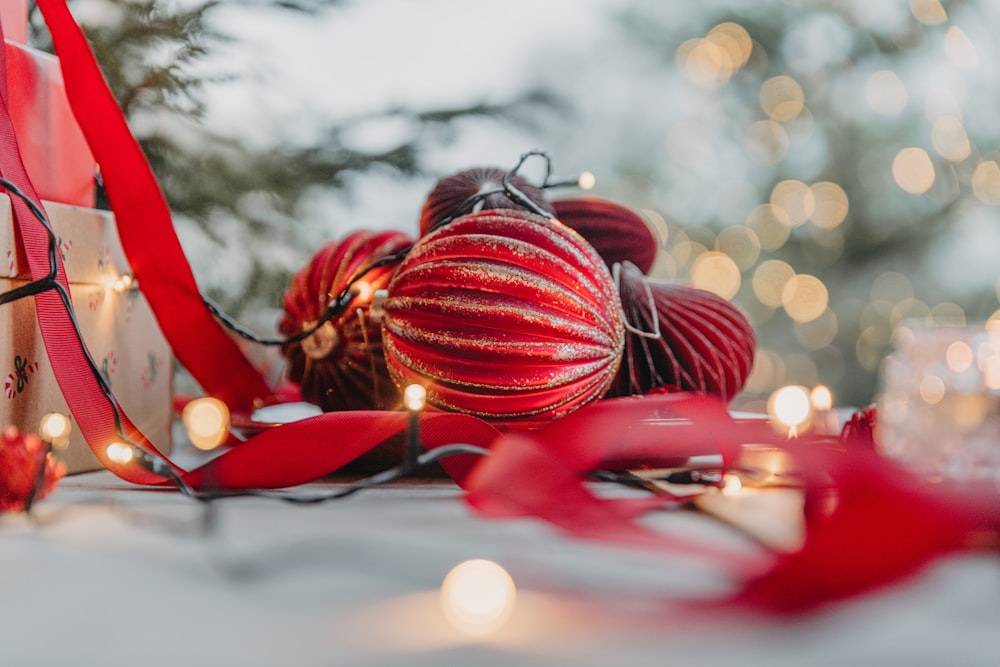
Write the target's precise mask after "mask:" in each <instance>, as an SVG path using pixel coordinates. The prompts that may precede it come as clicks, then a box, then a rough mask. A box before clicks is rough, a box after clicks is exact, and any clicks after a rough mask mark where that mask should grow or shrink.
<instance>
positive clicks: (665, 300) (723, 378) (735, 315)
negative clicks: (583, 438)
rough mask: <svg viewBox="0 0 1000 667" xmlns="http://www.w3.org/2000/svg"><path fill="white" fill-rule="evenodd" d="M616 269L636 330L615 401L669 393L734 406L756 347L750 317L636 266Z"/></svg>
mask: <svg viewBox="0 0 1000 667" xmlns="http://www.w3.org/2000/svg"><path fill="white" fill-rule="evenodd" d="M617 271H618V272H620V275H618V276H617V280H618V283H619V292H620V295H621V303H622V308H623V311H624V313H625V318H626V321H627V322H628V326H629V332H628V333H627V334H626V338H625V353H624V355H623V358H622V364H621V368H620V369H619V371H618V375H617V376H616V377H615V381H614V384H613V385H612V387H611V390H610V391H609V392H608V395H609V396H628V395H631V394H645V393H648V392H649V391H651V390H654V389H657V388H659V387H668V388H678V389H681V390H684V391H698V392H705V393H709V394H715V395H717V396H720V397H721V398H722V399H723V400H725V401H729V400H730V399H732V398H733V396H735V395H736V394H737V393H738V392H739V391H740V390H741V389H743V386H744V385H745V384H746V381H747V378H748V377H749V375H750V371H751V370H752V368H753V361H754V352H755V348H756V339H755V336H754V332H753V328H752V327H751V326H750V322H749V321H748V320H747V318H746V317H745V316H744V315H743V313H741V312H740V311H739V310H738V309H737V308H736V307H735V306H734V305H732V304H731V303H729V302H728V301H726V300H725V299H723V298H722V297H720V296H718V295H716V294H714V293H712V292H708V291H706V290H701V289H697V288H694V287H689V286H685V285H677V284H672V283H662V282H656V281H652V280H649V279H648V278H646V276H645V275H643V273H642V271H640V270H639V268H638V267H636V266H635V265H633V264H631V263H629V262H624V263H622V264H621V265H620V266H619V269H618V270H617ZM655 334H658V335H655Z"/></svg>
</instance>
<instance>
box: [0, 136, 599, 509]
mask: <svg viewBox="0 0 1000 667" xmlns="http://www.w3.org/2000/svg"><path fill="white" fill-rule="evenodd" d="M533 157H540V158H542V159H543V161H544V164H545V177H544V181H543V185H542V187H543V188H553V187H559V186H565V185H573V184H576V185H580V186H587V185H588V183H590V184H591V185H592V176H591V175H590V174H588V173H584V174H583V175H581V176H580V177H578V178H577V179H574V180H571V181H570V180H566V181H555V180H553V178H552V166H551V160H550V159H549V156H548V155H547V154H546V153H544V152H543V151H538V150H533V151H529V152H527V153H525V154H523V155H522V156H521V158H520V160H519V161H518V163H517V164H516V165H515V167H514V168H513V169H511V170H510V171H508V172H505V176H504V179H503V183H502V186H501V187H498V188H495V189H487V190H483V191H480V192H477V193H476V194H474V195H472V196H471V197H469V198H468V199H466V200H465V201H464V202H463V203H462V204H461V205H460V206H459V207H458V209H457V210H456V212H455V213H454V214H452V215H450V216H449V217H447V218H446V219H445V220H444V221H442V222H441V223H439V224H447V222H450V221H451V220H454V219H455V218H457V217H459V216H461V215H464V214H465V213H468V212H470V211H472V210H474V209H475V207H476V206H477V204H479V203H480V202H481V201H483V200H484V199H486V198H487V197H489V196H491V195H495V194H503V195H504V196H506V197H508V198H509V199H510V200H511V201H513V202H514V203H515V204H517V205H518V206H521V207H523V208H525V209H527V210H530V211H532V212H535V213H537V214H538V215H543V216H545V217H552V215H551V214H550V213H548V212H546V211H544V210H543V209H541V208H540V207H539V206H538V205H537V204H535V203H534V202H533V201H532V200H531V199H530V198H529V197H528V196H527V195H525V194H524V193H523V192H521V191H520V190H518V189H517V187H516V186H515V185H513V183H512V182H511V179H512V178H513V177H514V176H515V175H516V174H517V173H518V172H519V171H520V170H521V168H522V167H523V166H524V164H525V163H526V162H527V161H528V160H529V159H531V158H533ZM0 186H2V187H4V188H5V189H6V190H7V191H8V192H9V193H10V194H12V195H14V196H16V197H18V198H19V199H21V200H22V201H23V202H25V204H26V205H27V206H28V208H29V210H30V211H31V214H32V215H33V216H34V218H35V219H36V220H37V221H38V222H39V223H40V224H41V225H42V226H43V227H44V228H45V230H46V234H47V236H48V245H49V247H48V256H49V273H48V274H47V275H46V276H45V277H43V278H41V279H38V280H34V281H30V282H28V283H26V284H24V285H20V286H18V287H16V288H14V289H11V290H8V291H7V292H4V293H3V294H0V305H2V304H7V303H11V302H13V301H16V300H18V299H22V298H26V297H29V296H34V295H36V294H40V293H42V292H44V291H47V290H55V291H56V292H57V293H58V294H59V296H60V300H61V303H62V306H63V308H64V309H65V310H66V312H67V314H68V316H69V320H70V322H71V325H72V328H73V335H74V338H75V339H76V340H77V341H78V343H79V345H80V349H81V350H82V352H83V354H84V357H85V359H86V362H87V366H88V368H89V370H90V372H91V373H92V375H93V376H94V379H95V381H96V382H97V386H98V388H99V390H100V392H101V394H102V396H103V397H104V398H105V399H106V400H107V402H108V405H109V406H110V407H111V411H112V415H113V419H114V434H115V439H114V440H113V441H112V442H110V443H109V444H108V445H107V446H106V447H105V453H106V455H107V456H108V458H109V459H110V460H111V461H113V462H115V463H118V464H121V465H129V464H133V463H135V464H138V465H141V466H143V467H144V468H146V469H147V470H149V471H151V472H153V473H154V474H157V475H160V476H162V477H163V478H164V479H166V480H167V481H168V482H169V483H170V484H172V485H173V486H174V487H175V488H176V489H177V490H178V491H180V492H181V493H182V494H183V495H185V496H187V497H189V498H192V499H195V500H198V501H201V502H205V503H208V502H209V501H213V500H217V499H220V498H226V497H233V496H256V497H265V498H274V499H279V500H283V501H286V502H291V503H297V504H314V503H321V502H326V501H329V500H336V499H340V498H346V497H348V496H351V495H354V494H355V493H357V492H359V491H362V490H364V489H368V488H372V487H375V486H379V485H382V484H386V483H389V482H392V481H395V480H398V479H401V478H404V477H407V476H410V475H412V474H414V473H416V472H417V471H419V470H421V469H422V468H425V467H426V466H428V465H430V464H432V463H435V462H437V461H440V460H442V459H445V458H448V457H451V456H456V455H474V456H485V455H488V454H489V452H488V450H486V449H483V448H481V447H478V446H474V445H469V444H463V443H454V444H450V445H446V446H442V447H437V448H435V449H433V450H431V451H426V452H421V443H420V437H419V416H420V414H421V413H422V411H423V409H424V407H425V404H426V391H425V390H424V388H423V387H422V386H420V385H410V386H408V387H406V389H405V390H404V392H403V402H404V407H405V409H406V410H407V412H408V414H409V422H408V429H407V437H406V449H405V454H404V458H403V461H402V462H401V463H400V465H398V466H396V467H394V468H390V469H387V470H384V471H382V472H379V473H377V474H375V475H372V476H371V477H368V478H365V479H362V480H360V481H358V482H356V483H353V484H351V485H349V486H347V487H345V488H339V489H337V490H335V491H332V492H325V493H294V492H286V491H265V490H239V491H231V490H216V489H205V488H194V487H192V486H191V485H189V484H188V483H187V482H186V481H185V479H184V478H183V476H182V475H180V474H178V472H177V471H176V469H175V468H174V467H173V466H172V465H171V464H170V462H169V461H168V460H167V459H166V458H164V457H163V456H162V455H159V454H158V453H156V452H153V451H150V450H148V449H147V448H145V447H143V446H141V445H140V444H138V443H136V442H134V441H133V440H131V439H130V438H129V437H127V435H126V434H125V432H124V429H123V423H124V422H123V415H122V411H121V407H120V406H119V404H118V402H117V400H116V399H115V397H114V395H113V393H112V391H111V387H110V385H109V384H108V382H107V379H106V378H105V377H104V375H103V374H102V373H101V372H100V369H99V367H98V365H97V364H96V362H95V361H94V359H93V357H92V356H91V355H90V352H89V350H88V349H87V346H86V344H85V342H84V338H83V333H82V331H81V329H80V326H79V323H78V322H77V319H76V315H75V312H74V308H73V304H72V300H71V298H70V295H69V292H68V290H67V289H66V287H65V286H64V285H62V283H60V282H59V281H58V280H57V275H58V268H59V264H58V254H57V253H58V240H57V237H56V235H55V232H54V231H53V229H52V226H51V224H50V223H49V220H48V218H47V216H46V214H45V211H44V210H43V209H42V208H41V207H40V206H39V205H38V204H36V203H35V202H34V201H32V199H31V198H30V197H29V196H27V195H26V194H25V193H24V192H23V191H22V190H21V189H20V188H18V187H17V185H15V184H14V183H12V182H10V181H8V180H6V179H2V178H0ZM411 247H412V246H411ZM409 250H410V247H407V248H405V249H404V250H402V251H401V252H399V253H396V254H394V255H392V256H389V257H385V258H382V259H380V260H378V261H376V262H373V263H372V264H370V265H368V266H366V267H365V268H363V269H361V270H360V271H358V272H357V273H356V274H355V275H354V276H352V277H351V279H350V280H348V281H347V283H346V285H345V286H344V287H343V288H342V289H341V291H340V292H339V293H338V294H336V295H335V296H334V297H333V298H332V299H331V300H330V302H329V304H328V305H327V308H326V310H325V312H324V314H323V316H322V317H321V318H320V319H319V321H318V322H317V323H315V324H314V325H312V326H310V327H308V328H306V329H305V330H303V331H302V332H299V333H297V334H295V335H292V336H289V337H285V338H267V337H262V336H259V335H258V334H256V333H255V332H253V331H251V330H250V329H248V328H246V327H244V326H242V325H241V324H240V323H239V322H237V321H236V320H235V319H234V318H232V317H231V316H229V315H228V314H226V313H225V312H224V311H223V310H222V309H221V308H220V307H219V306H218V305H216V304H215V303H213V302H211V301H210V300H208V299H207V298H205V303H206V305H207V307H208V308H209V309H210V310H211V312H212V313H213V314H214V315H215V316H216V317H217V318H218V320H219V321H220V323H222V324H223V325H224V326H225V327H227V328H228V329H230V330H231V331H233V332H234V333H236V334H237V335H239V336H241V337H243V338H245V339H247V340H249V341H251V342H253V343H257V344H260V345H267V346H285V345H290V344H294V343H298V342H301V341H303V340H305V339H307V338H309V336H311V335H312V334H314V333H315V332H316V331H318V330H319V328H320V327H322V326H323V325H324V324H325V323H327V322H329V321H330V320H332V319H334V318H336V317H337V316H339V315H341V314H342V313H343V312H344V311H345V310H346V309H347V307H348V306H349V304H350V303H351V302H352V300H353V299H354V298H355V297H356V296H357V295H358V294H359V293H360V291H359V289H358V287H357V284H358V283H359V282H360V281H362V280H363V279H364V277H365V276H366V275H367V274H368V273H369V272H371V271H372V270H374V269H376V268H379V267H383V266H387V265H391V264H394V263H398V262H400V261H402V259H403V258H404V257H405V256H406V254H407V253H408V252H409ZM122 286H123V287H124V288H131V289H134V288H136V287H137V286H136V285H135V284H134V281H132V280H129V281H127V283H126V282H125V281H122ZM181 420H182V423H183V424H184V427H185V430H186V432H187V434H188V436H189V438H190V440H191V442H192V444H193V445H194V446H195V447H197V448H199V449H203V450H211V449H214V448H215V447H218V446H219V445H220V444H222V442H223V441H224V440H225V439H226V434H227V433H228V432H229V427H230V423H229V421H230V416H229V411H228V408H227V406H226V405H225V404H224V403H223V402H222V401H220V400H218V399H215V398H212V397H204V398H199V399H195V400H192V401H191V402H189V403H188V405H187V406H185V408H184V410H183V413H182V415H181ZM69 430H70V422H69V419H68V418H67V417H66V416H65V415H61V414H58V413H52V414H49V415H46V417H45V418H44V419H43V420H42V423H41V424H40V425H39V432H40V435H41V437H42V440H43V442H44V443H45V444H46V449H45V453H44V457H43V458H42V460H41V461H40V463H39V467H38V473H37V478H36V484H35V488H36V493H37V490H38V489H40V487H41V483H42V479H43V478H44V474H45V461H46V459H47V457H48V456H49V455H50V453H51V452H52V450H53V448H54V447H58V446H59V445H62V444H63V443H67V442H68V436H69ZM34 495H35V494H32V498H29V500H28V503H27V506H28V509H30V507H31V504H32V501H33V498H34Z"/></svg>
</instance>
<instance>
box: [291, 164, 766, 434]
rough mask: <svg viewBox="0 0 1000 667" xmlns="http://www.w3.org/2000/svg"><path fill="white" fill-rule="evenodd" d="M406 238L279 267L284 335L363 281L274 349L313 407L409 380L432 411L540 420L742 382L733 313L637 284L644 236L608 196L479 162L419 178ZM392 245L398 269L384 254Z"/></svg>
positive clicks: (356, 239)
mask: <svg viewBox="0 0 1000 667" xmlns="http://www.w3.org/2000/svg"><path fill="white" fill-rule="evenodd" d="M420 231H421V235H422V236H421V238H420V239H418V240H417V241H416V242H412V241H411V240H410V239H409V238H408V237H406V236H405V235H403V234H401V233H398V232H384V233H381V234H375V233H372V232H356V233H354V234H351V235H349V236H347V237H345V238H344V239H342V240H341V241H339V242H336V243H332V244H329V245H328V246H326V247H325V248H323V249H322V250H321V251H320V252H319V253H318V254H317V255H316V256H315V257H314V258H313V260H312V261H311V262H310V264H309V265H308V266H306V267H305V268H304V269H303V270H302V271H301V272H299V274H297V275H296V276H295V278H294V280H293V281H292V284H291V286H290V287H289V289H288V291H287V292H286V295H285V315H284V317H283V319H282V321H281V326H280V330H281V333H282V334H284V335H285V336H293V335H296V334H298V333H300V332H303V331H306V330H308V329H309V328H310V327H311V326H314V325H315V323H316V322H317V321H318V320H319V318H320V317H322V315H323V313H324V311H325V310H326V308H327V306H328V305H329V304H330V303H331V300H333V299H335V298H336V297H337V295H338V294H339V293H340V292H341V291H342V290H344V289H345V288H347V287H349V286H350V285H352V284H356V285H359V286H363V289H361V290H359V294H358V295H357V296H356V297H355V298H354V300H353V301H351V303H350V304H349V305H348V307H347V308H345V309H343V310H342V311H340V312H338V313H337V314H336V316H335V317H334V318H333V319H331V320H330V321H329V322H328V323H326V324H324V325H323V326H322V327H320V328H319V330H317V331H316V332H315V333H314V334H313V335H311V336H309V337H308V338H306V339H305V340H304V341H302V342H301V343H295V344H290V345H287V346H286V347H285V350H284V351H285V355H286V357H287V358H288V361H289V376H290V379H292V380H293V381H295V382H297V383H299V384H300V386H301V388H302V394H303V396H304V397H305V398H306V399H307V400H310V401H313V402H315V403H317V404H318V405H320V406H321V407H322V408H323V409H324V410H344V409H381V408H398V407H399V394H400V391H401V390H402V388H403V387H405V386H406V385H408V384H411V383H419V384H421V385H423V386H424V387H425V388H426V389H427V399H428V402H429V404H430V405H432V406H435V407H437V408H440V409H443V410H448V411H457V412H465V413H468V414H472V415H476V416H479V417H483V418H486V419H494V420H501V421H517V420H548V419H554V418H557V417H560V416H562V415H564V414H566V413H568V412H570V411H572V410H574V409H575V408H577V407H580V406H582V405H584V404H586V403H588V402H591V401H594V400H597V399H599V398H601V397H603V396H605V395H607V396H624V395H630V394H645V393H649V392H655V391H664V390H674V389H678V390H684V391H696V392H705V393H710V394H715V395H718V396H720V397H721V398H723V399H724V400H729V399H731V398H732V397H733V396H734V395H735V394H736V393H738V392H739V391H740V390H741V389H742V388H743V386H744V384H745V383H746V380H747V377H748V375H749V373H750V370H751V368H752V365H753V358H754V350H755V339H754V334H753V330H752V328H751V326H750V324H749V322H748V321H747V320H746V318H745V317H744V316H743V314H742V313H740V311H739V310H737V309H736V308H735V307H734V306H732V305H731V304H730V303H728V302H727V301H726V300H724V299H722V298H720V297H718V296H716V295H714V294H712V293H709V292H706V291H703V290H697V289H694V288H691V287H687V286H683V285H674V284H667V283H659V282H655V281H651V280H649V279H647V277H646V275H645V274H646V273H648V272H649V270H650V269H651V268H652V266H653V263H654V261H655V259H656V254H657V251H658V245H657V242H656V238H655V236H654V235H653V233H652V231H651V230H650V229H649V227H648V226H647V225H646V223H645V221H644V220H643V219H642V217H640V216H639V215H638V214H637V213H635V212H634V211H632V210H631V209H629V208H627V207H625V206H622V205H620V204H617V203H615V202H612V201H609V200H606V199H601V198H597V197H578V198H571V199H562V200H555V201H553V202H549V201H548V200H547V199H546V197H545V190H544V188H542V187H538V186H535V185H533V184H531V183H530V182H528V181H527V180H526V179H524V178H522V177H521V176H518V175H517V174H508V173H505V172H504V171H503V170H501V169H499V168H494V167H482V168H475V169H468V170H465V171H462V172H459V173H457V174H454V175H452V176H449V177H447V178H444V179H442V180H441V181H439V182H438V183H437V184H436V185H435V187H434V188H433V190H432V191H431V192H430V193H429V195H428V197H427V199H426V201H425V203H424V205H423V208H422V210H421V215H420ZM411 243H412V248H410V247H409V246H410V244H411ZM394 255H395V256H398V258H399V261H398V263H390V264H384V262H385V260H386V258H391V257H393V256H394ZM372 266H375V267H376V268H373V269H371V270H368V267H372ZM366 271H368V272H367V273H366ZM359 277H360V279H359ZM355 279H358V282H357V283H352V281H353V280H355ZM376 293H378V294H379V298H378V299H375V295H376ZM373 300H374V301H376V303H373Z"/></svg>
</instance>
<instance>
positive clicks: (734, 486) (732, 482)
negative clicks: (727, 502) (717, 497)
mask: <svg viewBox="0 0 1000 667" xmlns="http://www.w3.org/2000/svg"><path fill="white" fill-rule="evenodd" d="M742 489H743V480H742V479H740V476H739V475H734V474H733V473H730V472H727V473H726V474H725V475H723V476H722V492H723V493H724V494H726V495H727V496H731V495H735V494H737V493H739V492H740V491H741V490H742Z"/></svg>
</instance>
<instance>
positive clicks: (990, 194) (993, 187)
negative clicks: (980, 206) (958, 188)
mask: <svg viewBox="0 0 1000 667" xmlns="http://www.w3.org/2000/svg"><path fill="white" fill-rule="evenodd" d="M972 192H973V194H974V195H975V196H976V199H978V200H979V201H981V202H982V203H984V204H988V205H990V206H1000V165H998V164H997V163H996V162H995V161H993V160H984V161H982V162H980V163H979V164H977V165H976V168H975V170H974V171H973V172H972Z"/></svg>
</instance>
